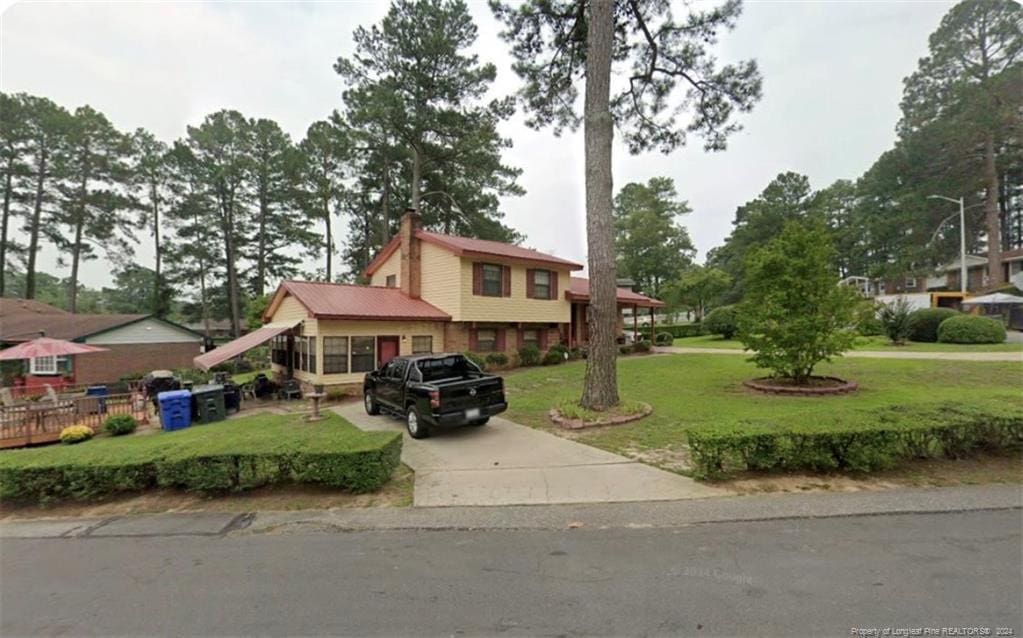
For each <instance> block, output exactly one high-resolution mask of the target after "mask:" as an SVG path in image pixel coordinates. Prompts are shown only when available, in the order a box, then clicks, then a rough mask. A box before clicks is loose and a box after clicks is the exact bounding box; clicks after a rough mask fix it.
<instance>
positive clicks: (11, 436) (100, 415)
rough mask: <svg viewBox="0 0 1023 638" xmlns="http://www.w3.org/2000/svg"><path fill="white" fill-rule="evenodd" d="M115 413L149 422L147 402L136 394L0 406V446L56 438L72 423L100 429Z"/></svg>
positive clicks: (71, 398)
mask: <svg viewBox="0 0 1023 638" xmlns="http://www.w3.org/2000/svg"><path fill="white" fill-rule="evenodd" d="M116 414H128V415H131V416H133V417H135V419H136V420H138V421H139V422H140V423H148V421H149V413H148V411H147V403H146V401H145V399H144V398H143V397H142V395H140V394H138V393H124V394H111V395H108V396H76V397H67V398H58V399H57V400H56V401H51V400H40V401H26V402H22V403H18V404H17V405H11V406H4V407H0V448H9V447H21V446H25V445H32V444H35V443H47V442H52V441H56V440H58V439H59V438H60V432H61V430H63V429H64V428H66V427H68V426H71V425H86V426H89V427H90V428H92V429H93V431H99V428H100V426H102V425H103V422H104V421H105V420H106V419H107V417H109V416H113V415H116Z"/></svg>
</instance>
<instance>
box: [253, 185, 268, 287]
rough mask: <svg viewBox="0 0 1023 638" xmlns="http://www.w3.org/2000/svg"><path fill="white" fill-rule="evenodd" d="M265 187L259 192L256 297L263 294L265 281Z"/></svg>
mask: <svg viewBox="0 0 1023 638" xmlns="http://www.w3.org/2000/svg"><path fill="white" fill-rule="evenodd" d="M266 200H267V196H266V192H265V189H260V194H259V238H258V242H259V243H258V244H257V246H256V285H255V286H253V288H254V291H255V293H256V296H257V297H262V296H263V282H265V281H266V252H267V251H266V219H267V217H268V216H269V214H270V212H269V208H270V205H269V204H268V203H267V201H266Z"/></svg>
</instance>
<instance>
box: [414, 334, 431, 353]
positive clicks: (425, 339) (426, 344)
mask: <svg viewBox="0 0 1023 638" xmlns="http://www.w3.org/2000/svg"><path fill="white" fill-rule="evenodd" d="M412 354H433V337H432V336H430V335H425V336H421V337H412Z"/></svg>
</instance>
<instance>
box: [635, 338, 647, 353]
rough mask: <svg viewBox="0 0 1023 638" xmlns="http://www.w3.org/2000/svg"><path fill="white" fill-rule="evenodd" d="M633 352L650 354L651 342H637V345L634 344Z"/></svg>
mask: <svg viewBox="0 0 1023 638" xmlns="http://www.w3.org/2000/svg"><path fill="white" fill-rule="evenodd" d="M632 351H633V352H650V342H649V341H645V340H641V341H637V342H636V343H634V344H632Z"/></svg>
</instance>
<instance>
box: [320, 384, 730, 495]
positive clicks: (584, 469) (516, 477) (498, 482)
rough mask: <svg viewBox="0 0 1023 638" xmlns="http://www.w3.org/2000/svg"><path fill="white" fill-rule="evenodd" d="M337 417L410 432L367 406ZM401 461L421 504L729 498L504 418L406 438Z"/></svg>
mask: <svg viewBox="0 0 1023 638" xmlns="http://www.w3.org/2000/svg"><path fill="white" fill-rule="evenodd" d="M332 409H333V410H334V411H335V412H337V413H338V414H340V415H341V416H343V417H344V418H346V419H348V420H349V421H351V422H352V423H353V424H355V425H356V426H358V427H360V428H362V429H364V430H391V431H404V429H405V427H404V423H403V422H402V421H400V420H399V419H396V418H392V417H388V416H369V415H368V414H366V412H365V410H364V409H363V407H362V404H361V403H352V404H348V405H344V406H340V407H336V408H332ZM402 461H404V462H405V464H406V465H408V466H409V467H411V468H412V469H413V470H415V472H416V486H415V493H414V496H413V502H414V504H415V505H417V506H451V505H539V504H551V503H613V502H622V501H666V500H677V499H691V498H705V497H708V496H722V495H727V494H728V492H727V491H725V490H722V489H718V488H713V487H708V486H706V485H702V484H700V483H697V482H696V481H694V480H692V479H690V478H687V477H684V476H679V475H678V474H673V473H671V472H666V471H664V470H659V469H657V468H654V467H651V466H649V465H644V464H642V463H638V462H636V461H633V460H632V459H628V458H625V457H623V456H618V455H617V454H611V453H610V452H605V451H603V450H598V449H597V448H594V447H590V446H588V445H583V444H581V443H576V442H574V441H569V440H568V439H563V438H561V437H558V436H554V435H553V434H547V433H546V432H541V431H539V430H534V429H532V428H528V427H526V426H524V425H519V424H517V423H513V422H511V421H508V420H507V419H502V418H497V417H495V418H492V419H491V420H490V423H488V424H487V425H485V426H482V427H465V428H458V429H452V430H446V431H440V432H436V433H435V434H434V435H433V436H431V437H430V438H427V439H421V440H418V441H417V440H415V439H413V438H411V437H409V436H408V434H407V433H406V434H405V441H404V444H403V447H402Z"/></svg>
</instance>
